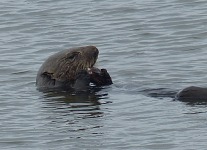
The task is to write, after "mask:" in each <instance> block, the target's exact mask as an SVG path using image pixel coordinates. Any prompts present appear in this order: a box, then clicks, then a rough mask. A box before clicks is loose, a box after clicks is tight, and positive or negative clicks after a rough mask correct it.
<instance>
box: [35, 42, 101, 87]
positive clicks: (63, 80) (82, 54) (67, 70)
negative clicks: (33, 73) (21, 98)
mask: <svg viewBox="0 0 207 150" xmlns="http://www.w3.org/2000/svg"><path fill="white" fill-rule="evenodd" d="M98 53H99V51H98V49H97V48H96V47H95V46H86V47H77V48H71V49H68V50H64V51H60V52H58V53H55V54H53V55H52V56H50V57H49V58H48V59H47V60H46V61H45V62H44V63H43V64H42V66H41V67H40V69H39V71H38V73H37V78H36V85H37V86H38V87H61V86H72V84H73V83H74V81H75V78H76V75H77V73H78V72H79V71H81V70H87V69H88V68H90V67H92V66H93V65H94V64H95V63H96V60H97V58H98Z"/></svg>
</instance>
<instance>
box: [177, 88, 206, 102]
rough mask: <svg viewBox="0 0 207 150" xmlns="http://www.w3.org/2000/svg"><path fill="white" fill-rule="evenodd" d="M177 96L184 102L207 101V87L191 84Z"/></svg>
mask: <svg viewBox="0 0 207 150" xmlns="http://www.w3.org/2000/svg"><path fill="white" fill-rule="evenodd" d="M175 98H176V99H177V100H180V101H183V102H201V101H202V102H207V88H202V87H196V86H190V87H187V88H184V89H183V90H181V91H180V92H178V93H177V94H176V96H175Z"/></svg>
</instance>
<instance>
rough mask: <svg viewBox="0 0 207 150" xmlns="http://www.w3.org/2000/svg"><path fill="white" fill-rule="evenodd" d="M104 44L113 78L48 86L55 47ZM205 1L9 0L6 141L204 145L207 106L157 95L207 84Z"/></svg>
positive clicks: (2, 26) (0, 133) (3, 70)
mask: <svg viewBox="0 0 207 150" xmlns="http://www.w3.org/2000/svg"><path fill="white" fill-rule="evenodd" d="M86 45H95V46H96V47H97V48H98V49H99V51H100V54H99V59H98V62H97V64H96V65H97V67H99V68H107V70H108V71H109V73H110V75H111V77H112V79H113V82H114V84H113V85H111V86H108V87H104V88H103V89H101V90H99V91H96V92H93V93H91V94H79V95H74V94H70V93H54V92H49V93H42V92H40V91H38V90H36V87H35V78H36V73H37V71H38V69H39V67H40V65H41V64H42V63H43V62H44V60H45V59H46V58H47V57H48V56H50V55H51V54H53V53H55V52H57V51H60V50H64V49H67V48H71V47H77V46H86ZM206 68H207V1H206V0H166V1H162V0H131V1H126V0H119V1H114V0H102V1H101V0H82V1H78V0H58V1H56V0H36V1H32V0H18V1H17V0H1V2H0V147H1V149H4V150H7V149H8V150H12V149H14V150H17V149H21V150H23V149H27V150H29V149H32V150H33V149H51V150H52V149H54V150H57V149H60V150H68V149H74V150H75V149H88V150H89V149H90V150H91V149H94V150H96V149H98V150H99V149H104V150H105V149H112V150H114V149H119V150H120V149H124V150H126V149H132V150H134V149H141V150H155V149H158V150H161V149H163V150H166V149H168V150H178V149H182V150H195V149H199V150H204V149H206V147H207V142H206V139H207V107H206V105H198V104H196V105H189V104H187V103H183V102H179V101H173V98H172V95H165V96H163V97H162V96H161V97H156V96H152V95H150V94H149V93H150V92H151V91H154V90H155V93H156V92H157V94H159V92H161V91H162V89H164V90H165V91H167V92H168V91H169V92H172V93H176V92H177V91H179V90H180V89H182V88H184V87H187V86H190V85H197V86H202V87H204V86H207V83H206V81H207V75H206V74H207V69H206Z"/></svg>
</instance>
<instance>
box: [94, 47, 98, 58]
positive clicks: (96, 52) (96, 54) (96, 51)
mask: <svg viewBox="0 0 207 150" xmlns="http://www.w3.org/2000/svg"><path fill="white" fill-rule="evenodd" d="M98 53H99V51H98V49H97V48H95V49H94V51H93V56H94V57H95V58H97V57H98Z"/></svg>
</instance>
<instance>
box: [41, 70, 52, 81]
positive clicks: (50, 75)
mask: <svg viewBox="0 0 207 150" xmlns="http://www.w3.org/2000/svg"><path fill="white" fill-rule="evenodd" d="M41 76H42V77H46V78H49V79H53V73H49V72H43V73H42V74H41Z"/></svg>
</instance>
